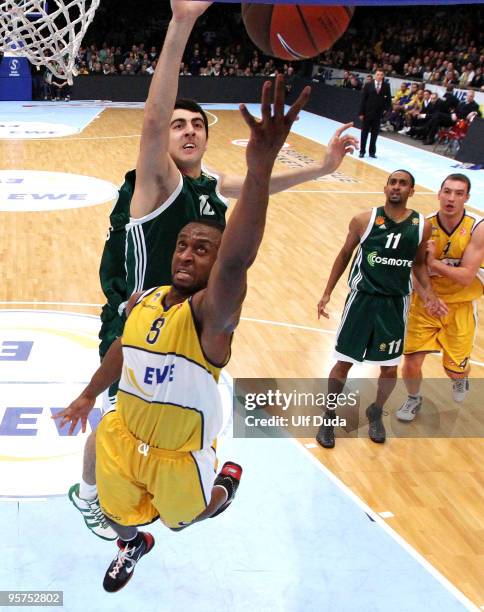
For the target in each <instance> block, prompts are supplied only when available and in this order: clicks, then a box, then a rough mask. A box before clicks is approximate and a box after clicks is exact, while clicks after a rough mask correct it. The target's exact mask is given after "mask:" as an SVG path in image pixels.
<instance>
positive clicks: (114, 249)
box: [69, 0, 345, 540]
mask: <svg viewBox="0 0 484 612" xmlns="http://www.w3.org/2000/svg"><path fill="white" fill-rule="evenodd" d="M209 4H210V2H200V1H197V2H192V1H191V0H189V1H183V0H171V6H172V12H173V14H172V18H171V20H170V23H169V26H168V30H167V32H166V36H165V38H164V42H163V48H162V52H161V55H160V58H159V61H158V64H157V68H156V70H155V73H154V75H153V78H152V80H151V84H150V89H149V94H148V99H147V101H146V104H145V108H144V119H143V127H142V133H141V143H140V150H139V155H138V159H137V163H136V171H130V172H129V173H128V174H127V176H126V181H125V183H124V185H123V186H122V188H121V189H120V194H119V196H120V197H119V198H118V200H117V202H116V205H115V208H114V209H113V210H112V211H111V215H110V221H111V229H110V232H109V238H108V240H107V242H106V246H105V249H104V253H103V259H102V262H101V269H100V276H101V284H102V288H103V291H104V293H105V295H106V297H107V298H108V301H107V304H106V305H105V307H104V308H103V312H102V315H101V320H102V322H103V324H102V327H101V331H100V338H101V346H100V355H101V358H104V356H105V354H106V352H107V350H108V348H109V346H110V344H111V342H113V341H114V339H115V338H117V337H118V336H120V335H121V334H122V330H123V325H124V312H123V311H124V306H125V303H126V301H127V300H128V298H129V296H130V295H131V294H132V293H134V292H136V291H142V290H144V289H149V288H150V287H153V286H155V285H161V284H168V283H169V282H170V278H171V277H170V263H171V257H172V255H173V251H174V248H175V242H176V237H177V235H178V232H179V231H180V229H181V228H182V227H183V226H184V225H185V224H186V223H188V222H189V221H193V220H196V219H199V218H205V219H210V218H212V219H218V220H219V221H220V222H223V223H225V214H226V210H227V205H228V201H227V200H226V199H225V198H229V197H230V198H237V197H238V196H239V195H240V190H241V188H242V184H243V180H244V176H243V175H238V174H236V175H235V174H232V173H230V168H228V167H226V164H225V167H224V168H223V172H219V170H218V169H217V170H216V171H215V173H212V172H210V171H207V169H206V168H204V165H203V159H204V155H205V152H206V150H207V146H208V120H207V116H206V113H205V112H204V111H203V109H202V108H201V107H200V106H199V105H198V104H196V103H195V102H193V101H190V100H183V101H182V100H176V96H177V91H178V80H179V74H178V73H179V66H180V62H181V61H182V57H183V53H184V51H185V48H186V44H187V41H188V38H189V35H190V33H191V31H192V28H193V26H194V25H195V22H196V19H197V17H198V16H199V15H201V14H202V13H203V12H204V11H205V9H206V8H207V6H208V5H209ZM339 133H340V131H339ZM344 156H345V148H344V143H343V142H342V139H340V138H339V137H338V136H336V137H333V138H332V139H331V140H330V142H329V143H328V146H327V150H326V154H325V156H324V159H322V160H321V161H320V162H319V163H314V164H310V165H307V166H304V167H298V168H291V169H288V170H284V171H281V172H274V173H273V174H272V176H271V182H270V192H271V193H277V192H280V191H283V190H285V189H288V188H290V187H291V186H294V185H297V184H298V183H302V182H304V181H308V180H313V179H316V178H318V177H320V176H324V175H326V174H330V173H332V172H334V170H336V169H337V168H338V166H339V165H340V163H341V162H342V160H343V158H344ZM221 194H223V195H221ZM116 388H117V385H114V386H112V387H111V388H110V389H109V393H107V394H106V398H105V400H106V401H105V402H103V404H104V405H103V409H104V410H108V409H111V408H112V406H113V405H114V403H115V399H116ZM95 436H96V432H95V431H93V432H91V434H90V436H89V437H88V438H87V440H86V444H85V450H84V462H83V473H82V478H81V479H80V482H79V483H76V484H74V485H73V486H72V487H71V488H70V490H69V499H70V500H71V501H72V503H73V504H74V506H75V507H76V508H77V509H78V510H79V511H80V512H81V514H82V516H83V519H84V521H85V523H86V525H87V527H88V528H89V529H90V530H91V531H92V532H93V533H95V534H96V535H97V536H99V537H101V538H103V539H108V540H109V539H111V540H112V539H116V534H115V533H114V532H113V530H112V529H111V528H110V527H109V525H107V524H106V523H105V521H104V517H103V514H102V512H101V510H100V507H99V499H98V495H97V487H96V478H95V464H96V457H95V443H96V440H95Z"/></svg>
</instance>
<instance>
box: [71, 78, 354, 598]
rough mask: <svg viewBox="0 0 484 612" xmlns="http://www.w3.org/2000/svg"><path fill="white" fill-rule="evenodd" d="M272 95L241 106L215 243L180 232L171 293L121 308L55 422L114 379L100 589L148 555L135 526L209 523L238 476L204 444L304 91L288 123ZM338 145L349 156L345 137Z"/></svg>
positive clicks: (105, 437)
mask: <svg viewBox="0 0 484 612" xmlns="http://www.w3.org/2000/svg"><path fill="white" fill-rule="evenodd" d="M270 92H271V84H270V82H266V83H265V84H264V87H263V91H262V105H261V117H262V118H261V120H260V121H257V120H256V119H255V118H254V117H253V116H252V115H251V114H250V113H249V112H248V110H247V109H246V107H245V106H244V105H241V107H240V109H241V112H242V116H243V117H244V119H245V121H246V123H247V125H248V127H249V129H250V138H249V142H248V146H247V149H246V159H247V175H246V178H245V181H244V184H243V187H242V192H241V195H240V198H239V200H238V202H237V204H236V206H235V208H234V210H233V212H232V215H231V217H230V219H229V222H228V224H227V228H226V230H225V232H224V234H223V237H222V234H221V231H220V229H219V228H217V227H216V226H213V225H212V226H209V225H207V223H208V222H207V221H204V222H192V223H189V224H188V225H187V226H185V227H184V228H183V229H182V231H181V232H180V234H179V236H178V240H177V244H176V248H175V253H174V255H173V262H172V275H173V284H172V285H171V286H169V287H157V288H155V289H153V290H150V291H148V292H146V293H145V294H142V295H141V296H140V297H138V296H137V295H135V296H133V297H132V298H131V299H130V304H129V308H131V307H132V311H131V312H130V314H129V316H128V320H127V323H126V326H125V331H124V334H123V339H122V352H121V343H120V342H119V341H118V340H117V341H115V342H114V343H113V344H112V346H111V348H110V349H109V351H108V353H107V355H106V357H105V358H104V360H103V362H102V364H101V366H100V368H99V370H98V371H97V373H96V374H95V376H94V377H93V379H92V381H91V383H90V384H89V385H88V387H87V388H86V389H85V391H84V392H83V394H82V396H83V397H84V400H85V403H84V405H83V407H82V408H81V404H79V403H78V404H77V406H78V410H75V409H74V408H71V410H70V412H68V414H65V415H64V417H63V419H62V422H61V425H63V424H64V423H66V422H68V421H70V422H71V427H72V426H75V425H76V423H77V421H78V420H79V418H81V420H82V421H83V422H84V423H85V420H86V418H87V414H88V412H89V409H90V408H92V406H94V401H95V398H96V396H97V395H99V393H101V392H102V391H103V390H104V389H105V388H107V386H108V385H109V384H110V383H111V382H112V381H113V380H116V377H119V373H120V370H122V375H121V382H120V391H119V399H118V405H117V409H116V411H113V412H109V413H108V414H107V415H106V416H104V418H103V419H102V420H101V423H100V425H99V427H98V430H97V432H98V433H97V441H96V454H97V469H96V476H97V482H98V488H99V498H100V502H101V507H102V509H103V512H104V513H105V514H106V515H107V516H108V517H109V522H110V524H111V526H112V527H113V529H114V530H115V531H116V532H117V533H118V535H119V536H120V539H119V540H118V546H119V549H120V550H119V552H118V554H117V555H116V557H115V558H114V560H113V561H112V562H111V564H110V566H109V568H108V570H107V572H106V575H105V578H104V588H105V589H106V590H107V591H109V592H113V591H117V590H119V589H120V588H122V587H123V586H124V585H125V584H126V583H127V582H128V580H129V579H130V578H131V576H132V572H133V569H134V566H135V564H136V563H137V561H138V560H139V559H140V558H141V557H142V556H143V555H144V554H146V553H147V552H149V551H150V550H151V548H152V547H153V544H154V540H153V537H152V536H151V535H150V534H147V533H143V532H138V529H137V525H139V524H143V523H147V522H150V521H152V520H154V519H155V518H156V517H157V516H159V517H160V519H161V520H162V521H163V522H164V523H165V524H166V525H167V526H168V527H170V528H172V529H176V530H177V529H180V528H183V527H186V526H188V525H190V524H192V523H194V522H198V521H201V520H203V519H206V518H210V517H213V516H215V515H216V514H218V513H220V511H222V510H224V509H225V508H226V507H227V505H228V504H229V503H230V502H231V500H232V498H233V494H234V492H235V489H236V488H237V485H238V479H240V467H239V466H234V465H233V464H229V466H228V468H227V467H226V466H225V468H226V469H225V471H224V469H223V470H222V473H221V474H219V475H218V476H217V477H216V475H215V467H216V457H215V452H214V450H213V449H212V448H211V445H212V441H213V440H214V438H215V437H216V436H217V434H218V432H219V429H220V427H221V408H220V404H219V402H220V400H219V398H218V392H217V385H216V381H217V377H218V373H219V371H220V368H221V367H222V366H223V365H224V364H225V363H227V361H228V359H229V357H230V345H231V340H232V335H233V332H234V330H235V328H236V327H237V324H238V321H239V317H240V312H241V308H242V303H243V300H244V297H245V293H246V288H247V270H248V268H249V267H250V266H251V265H252V263H253V261H254V260H255V257H256V255H257V251H258V248H259V245H260V243H261V241H262V236H263V234H264V226H265V221H266V214H267V205H268V196H269V182H270V175H271V171H272V167H273V165H274V161H275V158H276V156H277V153H278V152H279V150H280V148H281V146H282V144H283V143H284V141H285V138H286V136H287V134H288V132H289V130H290V128H291V125H292V123H293V121H294V120H295V119H296V117H297V114H298V112H299V110H300V109H301V108H302V107H303V106H304V104H305V103H306V101H307V98H308V96H309V88H308V87H307V88H305V89H304V90H303V92H302V93H301V95H300V96H299V98H298V99H297V101H296V102H295V103H294V104H293V105H292V106H291V108H290V109H289V111H288V112H287V114H286V115H285V114H284V79H283V77H282V76H278V77H277V78H276V83H275V94H274V107H273V109H272V108H271V93H270ZM342 131H343V128H342V129H341V132H342ZM344 138H345V142H346V144H347V148H346V150H347V151H348V152H352V151H353V149H354V144H355V142H354V138H352V137H351V136H345V137H344Z"/></svg>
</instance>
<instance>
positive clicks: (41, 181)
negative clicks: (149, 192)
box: [0, 170, 118, 212]
mask: <svg viewBox="0 0 484 612" xmlns="http://www.w3.org/2000/svg"><path fill="white" fill-rule="evenodd" d="M117 194H118V190H117V188H116V186H115V185H113V184H112V183H108V182H107V181H103V180H101V179H97V178H93V177H91V176H83V175H80V174H67V173H63V172H41V171H37V170H0V210H1V211H7V212H30V211H48V210H65V209H69V208H84V207H86V206H95V205H97V204H104V203H105V202H111V201H113V200H114V199H115V198H117Z"/></svg>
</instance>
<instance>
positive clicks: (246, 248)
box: [192, 75, 310, 363]
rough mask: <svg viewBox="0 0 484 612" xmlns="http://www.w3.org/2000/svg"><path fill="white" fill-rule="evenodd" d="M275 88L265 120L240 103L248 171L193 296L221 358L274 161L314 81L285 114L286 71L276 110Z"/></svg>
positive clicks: (255, 245) (257, 236)
mask: <svg viewBox="0 0 484 612" xmlns="http://www.w3.org/2000/svg"><path fill="white" fill-rule="evenodd" d="M271 89H272V85H271V83H270V81H266V82H265V83H264V86H263V89H262V105H261V115H262V119H261V120H260V121H258V120H257V119H255V118H254V117H253V116H252V115H251V114H250V113H249V111H248V110H247V108H246V107H245V106H244V105H241V106H240V110H241V112H242V116H243V117H244V119H245V121H246V123H247V125H248V126H249V129H250V138H249V143H248V146H247V150H246V158H247V175H246V178H245V181H244V184H243V187H242V193H241V195H240V198H239V200H238V202H237V204H236V206H235V208H234V210H233V212H232V214H231V216H230V219H229V222H228V224H227V228H226V230H225V232H224V235H223V237H222V243H221V246H220V249H219V253H218V258H217V261H216V262H215V264H214V267H213V269H212V272H211V274H210V279H209V282H208V286H207V289H206V290H205V291H201V292H199V293H198V294H196V295H195V296H194V298H193V300H192V304H193V307H194V311H195V316H196V318H197V320H198V321H199V323H200V326H201V342H202V346H203V349H204V351H205V353H206V355H207V356H208V357H209V358H210V359H212V360H213V361H215V362H217V363H220V362H221V361H223V360H224V359H225V358H226V356H227V353H228V348H229V343H230V337H231V335H232V332H233V330H234V329H235V327H236V326H237V323H238V320H239V316H240V310H241V308H242V303H243V300H244V297H245V293H246V289H247V270H248V269H249V268H250V266H251V265H252V263H253V262H254V260H255V258H256V256H257V252H258V250H259V246H260V243H261V241H262V236H263V234H264V228H265V222H266V214H267V205H268V202H269V180H270V175H271V172H272V168H273V165H274V161H275V159H276V156H277V153H278V152H279V150H280V148H281V147H282V145H283V144H284V141H285V139H286V137H287V134H288V133H289V130H290V129H291V126H292V124H293V122H294V121H295V119H296V117H297V115H298V113H299V111H300V110H301V108H303V106H304V104H305V103H306V102H307V100H308V97H309V93H310V88H309V87H306V88H304V90H303V92H302V93H301V95H300V96H299V98H298V99H297V100H296V102H295V103H294V104H293V105H292V106H291V108H290V109H289V111H288V112H287V114H286V115H284V78H283V77H282V76H281V75H279V76H278V77H277V78H276V81H275V92H274V111H272V109H271Z"/></svg>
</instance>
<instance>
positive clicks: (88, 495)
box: [79, 478, 97, 501]
mask: <svg viewBox="0 0 484 612" xmlns="http://www.w3.org/2000/svg"><path fill="white" fill-rule="evenodd" d="M79 497H80V498H81V499H85V500H86V501H92V500H93V499H96V497H97V486H96V485H95V484H93V485H90V484H87V482H86V481H85V480H83V479H82V478H81V482H80V483H79Z"/></svg>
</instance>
